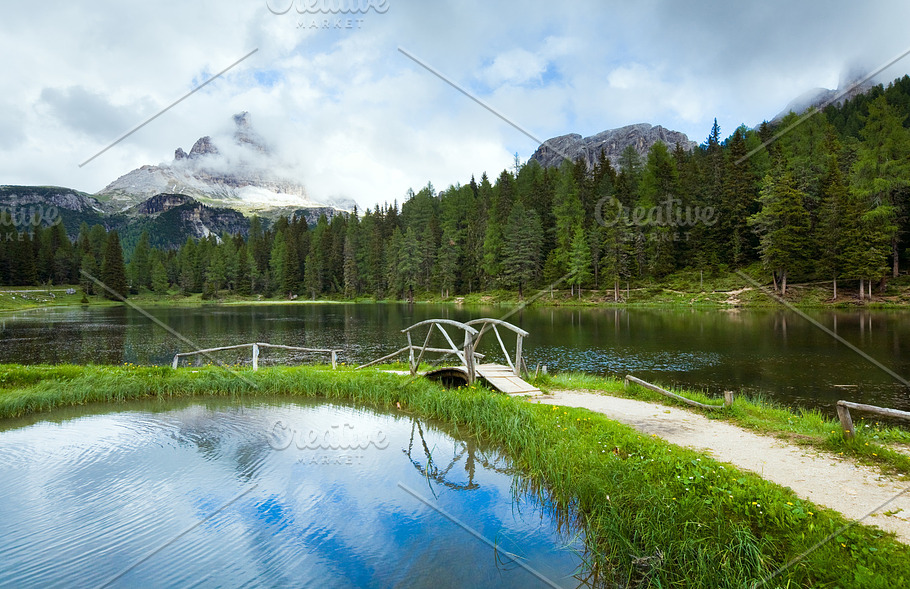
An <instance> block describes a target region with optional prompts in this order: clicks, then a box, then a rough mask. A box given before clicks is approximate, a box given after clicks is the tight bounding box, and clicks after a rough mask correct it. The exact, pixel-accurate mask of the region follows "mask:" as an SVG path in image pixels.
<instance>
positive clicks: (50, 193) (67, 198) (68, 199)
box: [0, 186, 104, 213]
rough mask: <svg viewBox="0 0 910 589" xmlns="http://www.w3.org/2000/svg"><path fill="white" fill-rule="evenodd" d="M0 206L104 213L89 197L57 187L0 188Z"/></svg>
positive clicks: (96, 201) (95, 201) (99, 205)
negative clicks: (39, 206)
mask: <svg viewBox="0 0 910 589" xmlns="http://www.w3.org/2000/svg"><path fill="white" fill-rule="evenodd" d="M0 204H2V205H5V206H27V205H34V204H42V205H45V206H53V207H57V208H61V209H66V210H69V211H75V212H80V213H82V212H90V211H95V212H98V213H101V212H103V211H104V208H103V207H102V205H101V203H100V202H98V200H96V199H95V198H92V197H91V196H90V195H88V194H85V193H84V192H79V191H78V190H72V189H70V188H60V187H58V186H0Z"/></svg>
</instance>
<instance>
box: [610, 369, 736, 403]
mask: <svg viewBox="0 0 910 589" xmlns="http://www.w3.org/2000/svg"><path fill="white" fill-rule="evenodd" d="M630 382H634V383H635V384H637V385H639V386H642V387H645V388H646V389H650V390H652V391H654V392H656V393H660V394H661V395H664V396H667V397H670V398H671V399H676V400H677V401H682V402H683V403H686V404H687V405H692V406H693V407H698V408H699V409H723V408H724V406H725V405H727V399H726V396H725V400H724V405H705V404H704V403H699V402H698V401H693V400H692V399H687V398H685V397H682V396H680V395H677V394H676V393H671V392H670V391H668V390H666V389H662V388H660V387H659V386H657V385H654V384H651V383H649V382H645V381H643V380H642V379H640V378H635V377H634V376H632V375H630V374H627V375H626V384H627V385H628V384H629V383H630ZM729 400H730V402H732V400H733V397H732V395H731V396H730V397H729Z"/></svg>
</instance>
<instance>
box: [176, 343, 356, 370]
mask: <svg viewBox="0 0 910 589" xmlns="http://www.w3.org/2000/svg"><path fill="white" fill-rule="evenodd" d="M247 346H251V347H252V348H253V370H254V371H256V370H259V348H281V349H283V350H294V351H298V352H315V353H319V354H331V355H332V370H335V369H336V368H338V352H341V351H343V350H331V349H321V348H301V347H298V346H285V345H282V344H267V343H264V342H253V343H249V344H238V345H236V346H222V347H220V348H208V349H205V350H196V351H193V352H180V353H178V354H174V361H173V362H172V363H171V368H174V369H176V368H177V366H178V365H179V364H180V358H185V357H187V356H194V355H196V354H208V353H211V352H222V351H225V350H238V349H240V348H245V347H247Z"/></svg>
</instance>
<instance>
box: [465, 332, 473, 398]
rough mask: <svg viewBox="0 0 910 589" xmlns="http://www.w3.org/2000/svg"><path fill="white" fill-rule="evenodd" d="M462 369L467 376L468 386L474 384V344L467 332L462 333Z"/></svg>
mask: <svg viewBox="0 0 910 589" xmlns="http://www.w3.org/2000/svg"><path fill="white" fill-rule="evenodd" d="M464 367H465V372H467V374H468V384H469V385H470V384H474V342H473V341H471V334H470V333H468V332H467V331H465V332H464Z"/></svg>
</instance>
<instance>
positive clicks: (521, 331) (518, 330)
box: [465, 318, 531, 337]
mask: <svg viewBox="0 0 910 589" xmlns="http://www.w3.org/2000/svg"><path fill="white" fill-rule="evenodd" d="M478 323H492V324H493V325H501V326H502V327H505V328H506V329H511V330H512V331H514V332H515V333H517V334H518V335H520V336H521V337H528V336H529V335H531V334H530V333H528V332H527V331H525V330H524V329H522V328H520V327H517V326H515V325H512V324H511V323H509V322H508V321H503V320H502V319H490V318H483V319H471V320H470V321H467V322H465V325H477V324H478Z"/></svg>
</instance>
